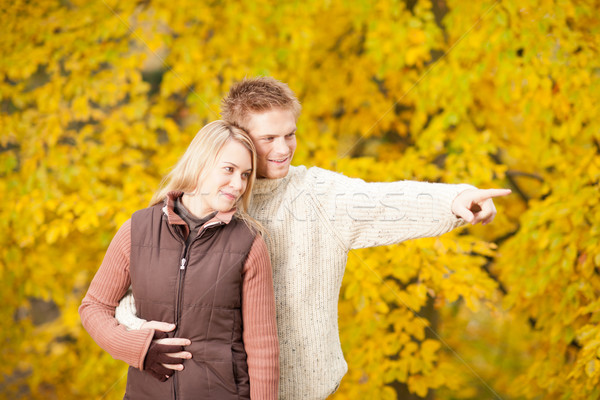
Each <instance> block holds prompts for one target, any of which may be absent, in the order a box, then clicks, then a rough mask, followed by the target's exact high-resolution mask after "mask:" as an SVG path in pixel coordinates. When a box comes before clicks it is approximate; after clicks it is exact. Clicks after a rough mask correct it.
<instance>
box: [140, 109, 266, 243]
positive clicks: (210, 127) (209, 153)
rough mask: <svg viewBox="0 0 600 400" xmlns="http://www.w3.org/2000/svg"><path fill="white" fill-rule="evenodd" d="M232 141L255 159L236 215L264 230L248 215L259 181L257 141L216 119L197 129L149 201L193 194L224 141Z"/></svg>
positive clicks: (238, 129)
mask: <svg viewBox="0 0 600 400" xmlns="http://www.w3.org/2000/svg"><path fill="white" fill-rule="evenodd" d="M232 140H234V141H236V142H238V143H240V144H242V145H243V146H244V147H246V148H247V149H248V151H249V152H250V158H251V159H252V173H251V174H250V177H249V178H248V183H247V185H246V190H245V191H244V193H243V194H242V198H241V199H240V201H238V206H237V212H236V215H237V216H238V217H239V218H240V219H242V220H243V221H244V222H246V224H247V225H248V226H249V227H250V228H254V230H256V231H258V232H260V233H264V228H263V227H262V226H261V224H260V223H259V222H258V221H256V220H254V218H252V217H250V216H249V215H248V207H249V205H250V199H251V197H252V187H253V186H254V181H255V180H256V149H255V148H254V143H252V139H250V137H249V136H248V134H247V133H246V132H245V131H243V130H242V129H240V128H238V127H236V126H234V125H232V124H229V123H227V122H225V121H222V120H217V121H213V122H211V123H209V124H207V125H206V126H204V127H203V128H202V129H200V131H198V133H197V134H196V136H195V137H194V139H193V140H192V142H191V143H190V145H189V146H188V148H187V149H186V151H185V153H183V155H182V156H181V158H180V159H179V161H177V164H175V166H174V167H173V169H172V170H171V172H169V173H168V174H167V175H166V176H165V177H164V178H163V180H162V182H161V183H160V186H159V189H158V190H157V191H156V193H154V196H153V197H152V200H150V206H153V205H156V204H159V203H162V202H163V201H164V200H165V198H166V197H167V194H168V193H169V192H172V191H180V192H185V193H190V192H193V191H194V190H196V188H197V187H198V183H199V182H200V181H201V180H203V179H204V177H205V176H206V174H207V173H208V171H210V169H211V168H213V167H214V166H215V163H216V161H217V157H218V156H219V153H220V152H221V150H222V149H223V147H224V146H225V144H227V143H228V142H229V141H232Z"/></svg>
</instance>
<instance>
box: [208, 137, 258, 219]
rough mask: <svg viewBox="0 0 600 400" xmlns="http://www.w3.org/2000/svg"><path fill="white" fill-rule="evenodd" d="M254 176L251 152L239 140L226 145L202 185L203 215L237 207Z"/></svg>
mask: <svg viewBox="0 0 600 400" xmlns="http://www.w3.org/2000/svg"><path fill="white" fill-rule="evenodd" d="M251 174H252V158H251V154H250V151H249V150H248V149H247V148H246V147H245V146H244V145H242V144H241V143H240V142H238V141H235V140H230V141H228V142H227V143H225V146H223V148H222V149H221V151H220V153H219V155H218V156H217V159H216V162H215V164H214V167H213V168H212V169H211V170H210V171H208V173H207V174H206V175H205V177H204V179H203V180H202V181H201V182H200V183H199V186H198V191H197V195H198V196H200V202H201V205H202V215H206V214H209V213H211V212H214V211H221V212H225V211H229V210H231V209H232V208H234V207H235V205H236V202H237V201H238V199H240V198H241V197H242V195H243V194H244V192H245V191H246V186H247V185H248V179H249V178H250V175H251Z"/></svg>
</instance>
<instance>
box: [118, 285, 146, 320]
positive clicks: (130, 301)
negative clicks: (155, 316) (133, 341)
mask: <svg viewBox="0 0 600 400" xmlns="http://www.w3.org/2000/svg"><path fill="white" fill-rule="evenodd" d="M115 318H116V319H117V321H119V323H120V324H121V325H124V326H125V327H127V329H142V324H143V323H144V322H146V320H145V319H141V318H139V317H138V316H137V309H136V308H135V299H134V297H133V292H132V291H131V289H129V290H128V291H127V293H125V296H123V298H122V299H121V301H119V305H118V306H117V308H116V309H115Z"/></svg>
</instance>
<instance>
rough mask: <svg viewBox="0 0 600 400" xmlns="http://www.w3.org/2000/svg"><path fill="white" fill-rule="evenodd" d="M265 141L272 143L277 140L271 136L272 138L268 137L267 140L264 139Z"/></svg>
mask: <svg viewBox="0 0 600 400" xmlns="http://www.w3.org/2000/svg"><path fill="white" fill-rule="evenodd" d="M264 139H265V141H267V142H270V141H272V140H273V139H275V138H274V137H272V136H270V137H266V138H264Z"/></svg>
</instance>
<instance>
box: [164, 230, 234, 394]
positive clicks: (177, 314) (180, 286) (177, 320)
mask: <svg viewBox="0 0 600 400" xmlns="http://www.w3.org/2000/svg"><path fill="white" fill-rule="evenodd" d="M219 225H223V222H220V221H219V222H213V223H211V224H208V225H205V226H203V227H202V229H201V230H200V232H198V235H197V236H196V238H194V240H192V241H191V242H190V243H189V244H188V245H185V242H184V250H183V257H181V264H180V265H179V282H178V289H177V303H176V304H175V324H176V325H175V332H174V337H177V332H178V331H179V324H180V323H181V302H182V301H183V282H184V280H185V272H186V270H187V268H186V263H187V259H186V257H188V251H189V249H190V247H191V246H192V244H194V242H195V241H196V240H198V239H199V238H200V237H201V236H202V234H203V233H204V232H205V231H206V230H207V229H208V228H212V227H214V226H219ZM177 383H178V379H177V374H173V399H174V400H177Z"/></svg>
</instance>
